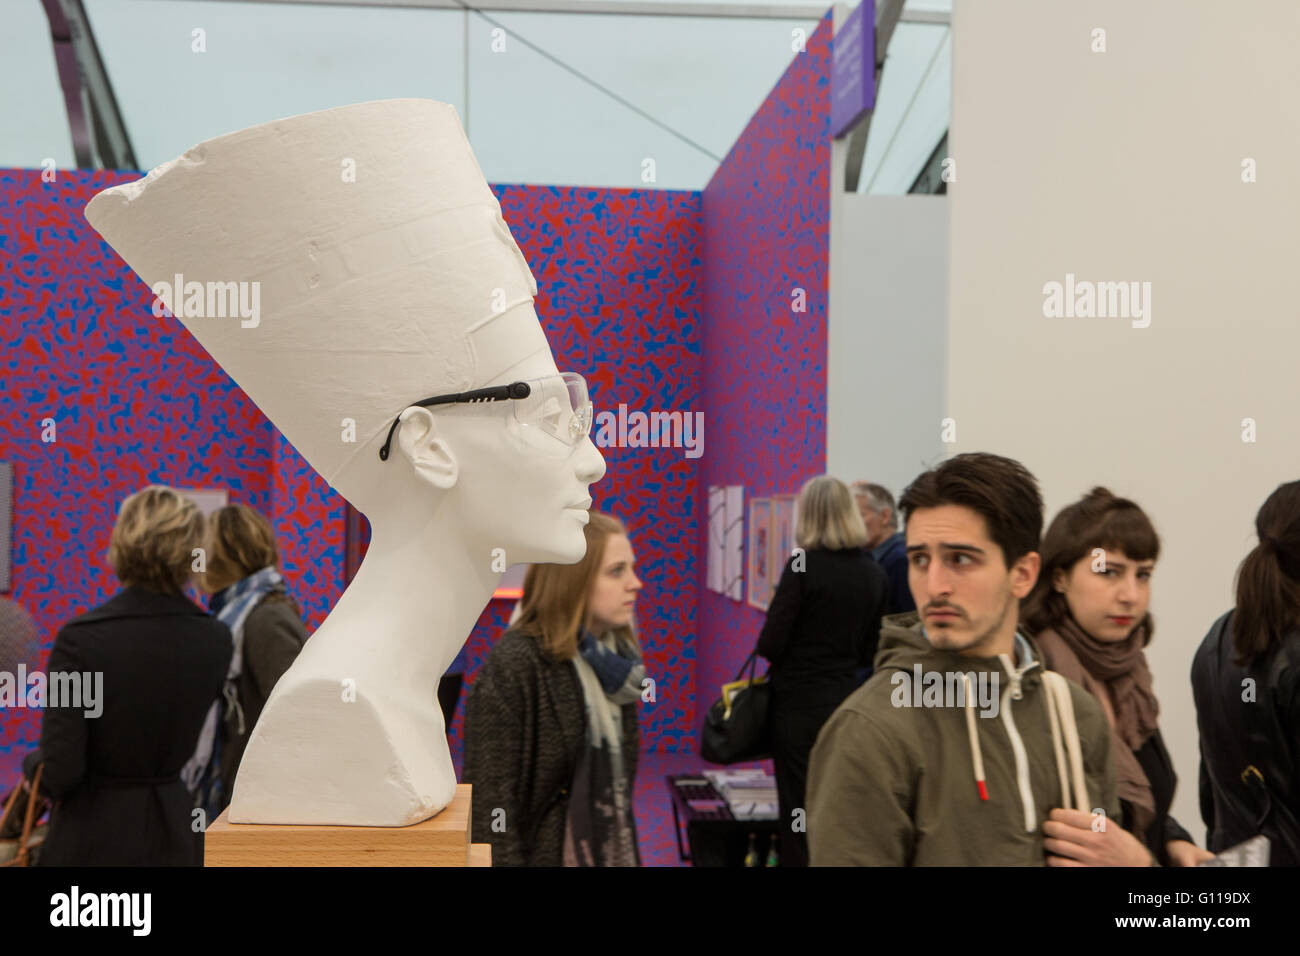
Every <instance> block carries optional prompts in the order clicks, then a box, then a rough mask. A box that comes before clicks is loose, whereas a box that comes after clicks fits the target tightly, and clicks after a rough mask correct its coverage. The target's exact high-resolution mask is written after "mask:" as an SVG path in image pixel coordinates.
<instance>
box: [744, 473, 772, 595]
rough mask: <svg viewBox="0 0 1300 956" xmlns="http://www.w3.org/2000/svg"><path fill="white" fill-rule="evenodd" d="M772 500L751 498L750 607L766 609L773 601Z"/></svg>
mask: <svg viewBox="0 0 1300 956" xmlns="http://www.w3.org/2000/svg"><path fill="white" fill-rule="evenodd" d="M771 539H772V502H771V500H770V499H768V498H751V499H749V597H748V603H749V606H750V607H756V608H758V609H759V610H760V611H766V610H767V606H768V605H769V604H770V603H771V602H772V558H771V554H770V549H771V547H772V545H771Z"/></svg>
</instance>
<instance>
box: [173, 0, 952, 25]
mask: <svg viewBox="0 0 1300 956" xmlns="http://www.w3.org/2000/svg"><path fill="white" fill-rule="evenodd" d="M155 2H158V3H162V2H164V0H155ZM207 2H209V3H241V4H248V3H260V4H263V5H269V4H280V5H286V4H287V5H299V6H304V5H305V6H316V7H319V6H329V7H368V8H377V7H378V8H387V9H399V8H406V9H418V10H467V9H468V10H482V11H483V12H484V13H553V14H554V13H559V14H586V15H591V14H600V15H601V16H635V17H712V18H716V19H720V20H722V19H733V20H820V19H821V18H822V17H823V16H824V15H825V14H826V4H825V2H823V0H815V2H809V3H674V2H672V0H626V2H622V0H486V2H482V3H469V2H460V0H207ZM909 16H911V17H917V18H918V19H917V20H916V21H915V22H918V23H922V22H923V23H932V22H935V21H933V20H932V19H930V18H931V17H933V16H941V17H947V14H944V13H939V14H930V13H927V12H924V11H918V12H917V13H915V14H911V15H909ZM904 19H905V20H906V19H908V18H906V17H905V18H904Z"/></svg>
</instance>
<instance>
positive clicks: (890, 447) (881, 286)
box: [826, 172, 948, 498]
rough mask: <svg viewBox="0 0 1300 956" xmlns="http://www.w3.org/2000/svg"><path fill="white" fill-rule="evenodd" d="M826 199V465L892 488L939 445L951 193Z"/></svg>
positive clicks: (898, 489)
mask: <svg viewBox="0 0 1300 956" xmlns="http://www.w3.org/2000/svg"><path fill="white" fill-rule="evenodd" d="M837 175H838V177H839V178H837V179H836V180H835V181H836V182H837V183H842V182H843V175H842V173H838V172H837ZM833 202H834V203H835V205H834V206H833V208H832V213H831V215H832V232H831V237H832V238H831V265H830V318H829V329H828V350H827V351H828V353H829V354H828V359H827V375H826V381H827V402H826V404H827V424H826V432H827V434H826V459H827V471H829V472H830V473H831V474H833V475H835V476H836V477H838V478H841V479H843V480H845V481H858V480H861V481H874V482H876V483H877V484H881V485H884V486H885V487H886V488H888V489H889V490H890V491H892V492H893V493H894V496H895V498H897V497H898V496H899V495H901V494H902V492H903V489H904V488H905V487H906V486H907V484H908V483H909V482H910V481H911V480H912V479H913V478H915V477H916V476H917V475H918V474H919V473H921V472H922V471H924V470H925V469H926V468H927V467H930V466H932V465H934V464H935V463H936V462H938V461H939V460H940V459H942V458H943V457H944V454H945V448H944V445H943V444H942V442H941V441H940V437H941V433H940V421H941V419H942V418H943V415H944V408H945V401H944V395H943V382H944V378H945V360H946V348H945V342H946V341H947V336H948V199H947V197H945V196H919V195H917V196H873V195H863V194H859V193H844V192H842V191H840V192H839V194H838V195H836V196H835V198H834V200H833Z"/></svg>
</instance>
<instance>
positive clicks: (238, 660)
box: [183, 505, 307, 819]
mask: <svg viewBox="0 0 1300 956" xmlns="http://www.w3.org/2000/svg"><path fill="white" fill-rule="evenodd" d="M204 542H205V543H204V548H205V551H206V555H207V565H206V569H205V570H204V572H203V573H202V574H201V575H200V576H199V582H200V584H201V586H202V587H203V589H204V590H205V591H207V592H208V593H210V594H212V600H211V601H210V603H209V610H210V611H211V612H212V613H213V614H215V615H216V616H217V617H218V619H220V620H221V621H222V622H223V623H224V624H225V625H226V626H227V627H229V628H230V633H231V636H232V638H233V641H234V654H233V656H232V658H231V661H230V668H229V670H228V671H227V674H226V687H225V694H224V697H225V700H224V703H223V704H222V705H221V706H220V707H218V708H215V709H214V711H213V712H212V714H211V716H210V717H209V719H208V721H207V722H206V723H205V725H204V729H203V733H202V735H201V736H200V738H199V744H198V747H197V749H196V751H195V754H194V757H193V759H192V760H191V762H190V763H189V764H187V765H186V768H185V771H184V773H183V776H184V777H185V778H186V780H187V783H189V784H190V785H191V789H196V788H202V791H201V793H200V794H199V795H198V801H199V804H200V805H201V806H203V807H204V809H205V811H206V812H207V813H208V814H209V815H210V817H211V818H212V819H215V814H218V813H220V812H221V811H222V810H223V809H225V808H226V807H227V806H229V805H230V799H231V796H232V795H233V794H234V792H235V777H236V775H237V774H238V772H239V762H240V760H241V759H242V758H243V756H244V748H245V747H246V746H247V745H248V738H249V735H251V734H252V732H253V728H254V727H255V726H256V725H257V718H258V717H260V716H261V714H262V708H263V707H265V706H266V700H267V698H268V697H270V696H271V690H272V689H273V688H274V687H275V684H276V681H278V680H279V679H280V676H281V675H282V674H284V672H285V671H287V670H288V669H289V666H290V665H291V664H292V663H293V662H294V658H296V657H297V656H298V652H299V651H300V650H302V646H303V644H304V643H306V641H307V629H306V628H305V627H304V626H303V623H302V612H301V611H300V610H299V608H298V604H297V602H296V601H294V599H293V598H292V597H291V596H290V595H289V593H288V591H287V590H286V588H285V583H284V578H283V577H281V576H280V572H279V569H278V568H279V564H280V551H279V548H277V547H276V543H275V531H274V529H273V528H272V527H271V523H270V522H269V521H267V520H266V518H264V517H262V515H260V514H259V513H258V512H256V511H254V510H253V509H252V508H249V507H247V506H246V505H227V506H226V507H224V508H221V509H219V510H218V511H215V512H213V514H211V515H210V516H209V517H208V521H207V531H206V534H205V536H204ZM218 720H220V722H221V728H220V731H221V732H220V733H217V722H218ZM218 740H219V741H220V745H219V747H216V752H215V754H214V746H215V745H216V742H217V741H218ZM214 757H215V759H213V758H214Z"/></svg>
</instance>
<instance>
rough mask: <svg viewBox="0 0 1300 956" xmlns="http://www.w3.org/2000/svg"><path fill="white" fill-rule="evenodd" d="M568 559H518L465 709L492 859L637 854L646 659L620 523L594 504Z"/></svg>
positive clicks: (606, 859)
mask: <svg viewBox="0 0 1300 956" xmlns="http://www.w3.org/2000/svg"><path fill="white" fill-rule="evenodd" d="M585 532H586V537H587V553H586V556H585V557H583V559H582V560H581V561H580V562H578V563H577V564H573V565H560V564H538V565H533V566H532V567H530V568H529V569H528V575H527V577H526V578H525V579H524V598H523V604H522V606H521V608H520V613H519V618H518V620H517V621H515V622H514V623H512V624H511V625H510V627H509V629H508V630H507V631H506V632H505V634H503V635H502V636H501V638H500V640H498V641H497V643H496V644H495V645H494V646H493V648H492V651H491V653H489V654H488V657H487V660H486V661H484V663H483V666H482V668H481V669H480V670H479V672H478V674H477V675H476V676H475V678H474V683H473V685H472V686H471V687H470V691H469V697H468V700H467V702H466V707H465V769H464V773H463V774H462V777H463V779H464V781H465V782H466V783H469V784H472V785H473V803H474V806H473V813H472V815H471V819H472V821H473V824H472V825H473V831H474V832H473V841H474V842H475V843H491V844H492V863H493V865H494V866H561V865H563V866H639V865H640V862H641V857H640V851H639V849H638V847H637V836H636V823H635V820H634V818H633V813H632V793H633V781H634V779H635V777H636V764H637V756H638V748H639V746H640V731H639V729H638V727H637V707H636V705H637V702H638V701H639V700H640V695H641V689H642V688H641V681H642V679H643V678H644V677H645V668H644V667H643V665H642V663H641V650H640V647H639V645H638V642H637V639H636V632H635V625H634V616H633V615H634V610H635V607H636V596H637V592H638V591H640V590H641V581H640V580H639V579H638V578H637V576H636V572H635V570H634V567H635V564H636V557H635V555H634V554H633V551H632V544H631V542H630V541H629V540H628V537H627V531H626V530H625V529H624V527H623V525H622V524H621V523H620V522H619V521H618V520H617V519H616V518H613V517H611V516H609V515H606V514H601V513H600V512H596V511H593V512H592V513H591V520H590V522H589V523H588V524H587V527H586V529H585Z"/></svg>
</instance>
